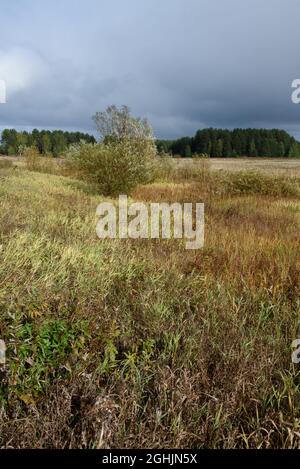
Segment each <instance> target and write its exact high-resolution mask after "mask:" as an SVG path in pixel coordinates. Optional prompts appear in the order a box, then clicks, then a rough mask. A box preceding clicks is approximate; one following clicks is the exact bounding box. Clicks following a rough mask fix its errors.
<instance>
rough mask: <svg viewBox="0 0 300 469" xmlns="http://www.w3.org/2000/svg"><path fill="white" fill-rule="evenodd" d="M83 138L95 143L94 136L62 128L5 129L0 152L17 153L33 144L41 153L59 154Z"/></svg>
mask: <svg viewBox="0 0 300 469" xmlns="http://www.w3.org/2000/svg"><path fill="white" fill-rule="evenodd" d="M81 140H84V141H85V142H88V143H95V142H96V140H95V137H93V136H92V135H89V134H85V133H82V132H64V131H62V130H54V131H50V130H37V129H34V130H33V131H32V132H25V131H24V132H17V131H16V130H15V129H5V130H3V132H2V136H1V146H0V153H1V154H3V155H18V154H20V153H22V151H23V149H24V148H25V147H30V146H35V147H36V148H37V149H38V150H39V152H40V153H41V155H46V154H52V155H53V156H55V157H57V156H60V155H61V154H62V153H63V152H64V151H65V150H66V149H67V148H68V146H69V145H71V144H74V143H79V142H80V141H81Z"/></svg>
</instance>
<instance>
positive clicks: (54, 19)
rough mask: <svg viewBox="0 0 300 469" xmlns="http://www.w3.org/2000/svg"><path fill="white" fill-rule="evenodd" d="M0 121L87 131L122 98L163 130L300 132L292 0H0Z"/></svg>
mask: <svg viewBox="0 0 300 469" xmlns="http://www.w3.org/2000/svg"><path fill="white" fill-rule="evenodd" d="M1 8H2V11H1V17H2V22H3V28H2V30H1V41H0V79H1V78H3V76H1V75H5V76H4V78H5V79H6V81H7V87H8V90H10V91H9V96H8V97H9V100H8V103H7V104H6V105H1V106H0V127H5V126H7V125H10V126H18V127H24V128H25V127H26V128H28V127H29V128H30V127H48V128H59V127H63V128H74V129H76V128H78V129H81V130H87V131H91V130H92V121H91V116H92V115H93V114H94V112H95V111H96V110H101V109H103V108H105V107H106V106H107V105H109V104H112V103H115V104H119V105H120V104H128V105H129V106H130V107H131V108H132V110H133V112H135V113H136V114H139V115H142V116H148V117H149V119H150V120H151V122H152V124H153V126H154V128H155V133H156V135H157V136H160V137H166V138H169V137H177V136H180V135H188V134H192V133H194V132H195V130H196V129H198V128H201V127H204V126H217V127H229V128H232V127H236V126H238V127H248V126H258V127H259V126H263V127H281V128H285V129H287V130H288V131H290V132H292V133H293V134H294V135H296V136H298V135H299V134H300V105H299V106H296V105H294V104H292V102H291V99H290V96H291V82H292V80H293V79H295V78H298V77H300V59H298V58H297V57H298V44H299V39H300V30H299V27H298V18H299V14H300V3H299V2H298V0H264V2H261V0H243V2H241V1H240V0H164V1H163V2H161V1H158V0H145V1H143V2H140V1H138V0H128V1H126V2H124V1H123V0H110V1H106V0H102V1H99V0H97V1H96V0H87V1H85V2H83V1H80V0H72V1H71V0H65V1H64V2H59V1H58V0H53V1H52V2H50V1H49V2H48V1H47V2H46V1H45V2H38V1H37V0H27V1H25V0H20V1H19V2H18V4H17V5H16V4H15V5H14V6H12V5H11V2H9V1H8V0H2V2H1Z"/></svg>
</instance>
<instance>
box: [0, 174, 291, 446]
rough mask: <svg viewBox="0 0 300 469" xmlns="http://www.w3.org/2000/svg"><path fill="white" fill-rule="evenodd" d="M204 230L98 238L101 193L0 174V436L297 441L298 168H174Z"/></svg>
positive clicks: (19, 439)
mask: <svg viewBox="0 0 300 469" xmlns="http://www.w3.org/2000/svg"><path fill="white" fill-rule="evenodd" d="M132 197H133V199H134V200H139V201H146V202H150V201H166V202H173V201H179V202H205V205H206V241H205V247H204V249H202V250H199V251H186V250H185V243H184V242H183V241H178V240H169V241H148V240H136V241H132V240H126V241H124V240H115V241H109V240H105V241H103V240H102V241H101V240H99V239H98V238H97V237H96V232H95V227H96V217H95V211H96V207H97V205H98V204H99V203H100V202H101V201H103V200H104V199H103V197H102V196H100V195H97V194H96V193H94V192H92V190H91V188H89V187H88V186H86V185H85V184H83V183H80V182H77V181H74V180H71V179H68V178H66V177H61V176H56V175H49V174H40V173H36V172H29V171H27V170H25V169H23V168H9V167H6V168H5V167H4V168H2V169H0V222H1V224H0V245H1V248H0V283H1V289H0V308H1V315H0V338H1V339H3V340H4V341H5V342H6V344H7V347H8V350H7V364H6V367H4V368H3V367H2V368H1V369H0V378H1V381H0V383H1V389H0V398H1V419H0V444H1V447H3V448H6V447H10V448H11V447H14V448H29V447H35V448H38V447H43V448H103V447H105V448H107V447H111V448H115V447H117V448H120V447H122V448H136V447H139V448H159V447H166V448H172V447H183V448H195V447H197V448H275V447H284V448H298V447H300V418H299V415H300V394H299V391H300V389H299V387H300V365H293V364H292V361H291V354H292V348H291V343H292V341H293V340H294V339H297V338H300V330H299V328H298V325H299V309H300V301H299V291H300V263H299V247H300V246H299V244H300V243H299V241H300V240H299V224H300V196H299V179H297V178H294V179H293V180H283V179H280V178H277V179H276V178H275V177H274V178H271V177H270V178H266V177H263V176H260V175H258V174H255V173H249V174H246V173H240V174H239V173H238V174H236V175H232V174H227V175H226V177H225V178H223V177H222V178H221V177H220V178H219V177H216V176H215V175H214V174H212V173H211V172H210V171H209V169H208V168H206V167H204V166H203V167H202V168H201V170H200V171H199V173H197V171H195V170H193V171H192V172H191V174H189V173H188V172H187V171H186V170H185V171H177V172H175V173H172V174H170V175H169V176H168V179H167V180H164V181H157V182H156V183H153V184H151V185H148V186H143V187H139V188H137V189H136V191H135V192H134V193H133V195H132Z"/></svg>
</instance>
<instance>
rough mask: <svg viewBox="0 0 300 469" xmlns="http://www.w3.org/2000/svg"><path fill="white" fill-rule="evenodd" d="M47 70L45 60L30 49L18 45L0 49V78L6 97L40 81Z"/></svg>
mask: <svg viewBox="0 0 300 469" xmlns="http://www.w3.org/2000/svg"><path fill="white" fill-rule="evenodd" d="M47 71H48V66H47V64H46V62H45V60H43V59H42V57H41V56H40V55H39V54H37V53H36V52H34V51H32V50H27V49H24V48H20V47H14V48H11V49H7V50H1V49H0V78H1V80H4V81H5V83H6V90H7V96H8V99H9V97H10V96H12V95H13V94H15V93H17V92H19V91H23V90H26V89H28V88H31V87H32V86H34V85H35V84H36V83H38V82H39V81H41V80H42V79H43V77H45V76H46V75H47Z"/></svg>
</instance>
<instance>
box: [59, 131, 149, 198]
mask: <svg viewBox="0 0 300 469" xmlns="http://www.w3.org/2000/svg"><path fill="white" fill-rule="evenodd" d="M155 156H156V149H155V146H154V144H153V142H152V141H151V140H144V139H136V140H133V139H122V140H118V141H113V140H111V141H107V142H106V143H98V144H96V145H93V144H87V143H83V142H82V143H80V144H78V145H73V146H71V147H70V148H69V150H68V152H67V153H66V157H67V167H68V168H69V169H70V171H71V173H73V174H74V175H75V176H76V177H78V178H81V179H84V180H86V181H88V182H91V183H93V184H95V185H96V186H97V187H98V189H99V191H100V192H101V193H102V194H104V195H118V194H123V193H125V194H128V193H130V191H131V190H132V189H133V188H135V187H136V186H137V185H138V184H145V183H147V182H150V181H151V179H152V178H153V174H154V165H155Z"/></svg>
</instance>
